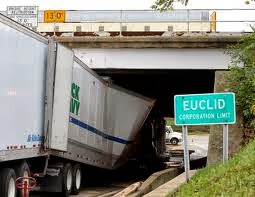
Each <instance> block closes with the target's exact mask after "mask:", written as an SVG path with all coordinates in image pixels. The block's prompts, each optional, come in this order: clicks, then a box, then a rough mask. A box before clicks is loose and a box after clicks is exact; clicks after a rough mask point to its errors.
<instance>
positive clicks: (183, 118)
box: [174, 92, 236, 125]
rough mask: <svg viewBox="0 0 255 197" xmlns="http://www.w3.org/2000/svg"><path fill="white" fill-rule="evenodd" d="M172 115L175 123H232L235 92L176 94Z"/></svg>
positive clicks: (234, 116) (234, 120)
mask: <svg viewBox="0 0 255 197" xmlns="http://www.w3.org/2000/svg"><path fill="white" fill-rule="evenodd" d="M174 117H175V124H176V125H207V124H234V123H235V122H236V110H235V94H234V93H232V92H228V93H212V94H190V95H176V96H175V97H174Z"/></svg>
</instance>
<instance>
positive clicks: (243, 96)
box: [226, 33, 255, 140]
mask: <svg viewBox="0 0 255 197" xmlns="http://www.w3.org/2000/svg"><path fill="white" fill-rule="evenodd" d="M227 53H228V54H229V55H230V56H231V57H232V61H231V65H230V72H229V73H228V75H227V76H226V78H227V80H228V83H229V87H228V88H229V89H230V91H232V92H234V93H235V94H236V104H237V107H238V108H239V109H240V111H241V116H242V120H243V125H242V127H243V132H244V140H246V138H248V140H249V138H253V137H254V136H255V33H252V34H250V35H248V36H245V37H244V38H243V39H241V40H240V42H239V43H238V44H236V45H233V46H231V47H229V49H228V52H227Z"/></svg>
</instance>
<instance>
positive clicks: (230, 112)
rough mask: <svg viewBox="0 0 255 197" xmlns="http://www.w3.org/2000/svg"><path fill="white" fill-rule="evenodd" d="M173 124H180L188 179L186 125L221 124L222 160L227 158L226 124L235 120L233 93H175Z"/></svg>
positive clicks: (187, 177) (187, 178)
mask: <svg viewBox="0 0 255 197" xmlns="http://www.w3.org/2000/svg"><path fill="white" fill-rule="evenodd" d="M174 116H175V125H179V126H182V130H183V139H184V140H183V142H184V167H185V172H186V180H187V181H188V180H189V153H188V148H187V146H188V144H187V136H188V128H187V126H188V125H212V124H222V125H223V162H225V161H227V160H228V124H234V123H235V122H236V110H235V94H234V93H232V92H226V93H212V94H190V95H176V96H175V97H174Z"/></svg>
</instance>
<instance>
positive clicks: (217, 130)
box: [207, 71, 243, 165]
mask: <svg viewBox="0 0 255 197" xmlns="http://www.w3.org/2000/svg"><path fill="white" fill-rule="evenodd" d="M227 73H228V71H215V83H214V92H215V93H216V92H224V91H226V85H227V81H226V77H225V76H226V74H227ZM236 115H237V119H236V124H233V125H230V126H229V154H230V156H231V155H233V154H235V153H236V152H238V151H239V150H240V148H241V141H242V135H243V134H242V130H241V117H240V113H239V112H238V110H237V114H236ZM222 131H223V126H222V125H212V126H211V127H210V137H209V146H208V157H207V164H208V165H211V164H215V163H218V162H220V161H222V154H223V136H222Z"/></svg>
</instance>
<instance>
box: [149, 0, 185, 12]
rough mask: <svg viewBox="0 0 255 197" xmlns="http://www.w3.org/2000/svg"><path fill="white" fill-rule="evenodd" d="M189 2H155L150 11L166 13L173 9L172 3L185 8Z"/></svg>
mask: <svg viewBox="0 0 255 197" xmlns="http://www.w3.org/2000/svg"><path fill="white" fill-rule="evenodd" d="M188 1H189V0H156V2H155V4H154V5H153V6H152V9H155V10H160V11H166V10H171V9H173V3H174V2H181V3H182V4H184V5H185V6H186V5H187V4H188Z"/></svg>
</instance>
